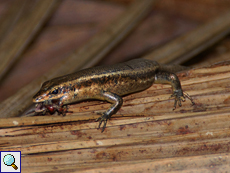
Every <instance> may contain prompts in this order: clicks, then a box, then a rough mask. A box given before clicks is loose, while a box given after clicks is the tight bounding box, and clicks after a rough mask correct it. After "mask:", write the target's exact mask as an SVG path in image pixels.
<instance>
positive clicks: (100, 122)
mask: <svg viewBox="0 0 230 173" xmlns="http://www.w3.org/2000/svg"><path fill="white" fill-rule="evenodd" d="M99 120H100V121H99ZM107 120H108V117H107V115H106V114H105V113H103V115H102V116H101V117H99V118H97V119H96V120H95V121H99V125H98V128H97V129H100V127H101V124H102V123H104V125H103V127H102V129H101V133H102V132H104V130H105V128H106V124H107Z"/></svg>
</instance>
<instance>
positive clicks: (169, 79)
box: [154, 71, 195, 110]
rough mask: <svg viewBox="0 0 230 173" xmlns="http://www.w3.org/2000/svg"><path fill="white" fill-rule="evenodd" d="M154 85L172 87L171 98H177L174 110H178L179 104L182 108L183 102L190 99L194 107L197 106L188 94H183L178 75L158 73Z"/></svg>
mask: <svg viewBox="0 0 230 173" xmlns="http://www.w3.org/2000/svg"><path fill="white" fill-rule="evenodd" d="M154 83H161V84H170V85H171V86H172V90H173V94H172V95H171V97H175V102H174V107H173V110H175V109H176V106H177V103H178V105H179V106H181V101H183V102H184V101H185V98H188V99H189V100H190V101H191V102H192V105H194V104H195V103H194V102H193V100H192V98H191V97H190V96H189V95H188V94H187V93H185V92H183V90H182V88H181V84H180V80H179V78H178V77H177V75H176V74H174V73H171V72H167V71H160V72H157V73H156V74H155V81H154ZM171 97H170V98H171Z"/></svg>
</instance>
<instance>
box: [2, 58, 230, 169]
mask: <svg viewBox="0 0 230 173" xmlns="http://www.w3.org/2000/svg"><path fill="white" fill-rule="evenodd" d="M229 67H230V61H229V62H224V63H219V64H215V65H212V66H210V67H205V68H198V69H192V70H189V71H184V72H181V73H179V74H178V76H179V78H180V79H181V81H182V87H183V89H184V91H186V92H187V93H189V94H190V95H191V97H192V98H193V99H194V102H195V103H196V105H195V106H191V103H190V102H189V101H188V100H186V102H183V105H182V107H178V108H177V109H176V110H175V111H172V107H173V102H174V100H173V99H169V96H170V95H171V88H170V87H169V86H167V85H160V84H157V85H153V86H152V87H151V88H149V89H148V90H145V91H143V92H140V93H136V94H132V95H129V96H126V97H125V98H124V105H123V107H122V108H121V110H120V111H119V112H118V113H117V114H116V115H114V116H112V118H111V119H110V120H109V122H108V125H107V128H106V129H105V131H104V133H101V132H100V130H97V126H98V122H94V119H95V118H96V117H98V116H99V115H97V114H96V112H98V111H104V110H105V109H106V108H107V107H108V106H109V105H108V104H107V103H101V102H98V101H91V102H82V103H79V104H76V105H71V106H70V110H72V111H73V112H74V113H73V114H68V115H67V116H66V117H61V116H55V115H53V116H48V115H47V116H43V117H21V118H19V117H15V118H3V119H1V122H0V128H1V129H0V136H1V137H0V139H1V140H0V141H1V142H0V146H1V147H0V149H1V150H8V151H11V150H20V151H22V154H23V157H22V168H23V171H25V172H34V171H36V172H46V171H49V172H52V171H61V172H62V171H65V172H66V171H67V172H75V171H78V172H81V171H82V172H85V171H89V172H90V171H95V172H110V171H115V172H136V171H137V170H139V171H141V170H143V171H145V170H155V171H156V172H157V171H158V172H160V171H169V170H171V171H176V170H177V169H181V170H184V171H191V170H193V171H194V170H196V171H208V170H210V169H218V170H222V169H223V170H227V169H228V168H229V167H228V165H229V159H228V157H229V156H228V155H229V147H230V146H229V144H230V130H229V121H230V119H229V110H230V107H229V102H230V101H229V98H230V94H229V77H230V70H229V69H230V68H229ZM28 154H29V155H28ZM204 155H205V156H204ZM215 159H216V160H215ZM201 160H202V162H201ZM214 160H215V161H216V162H215V163H217V162H218V164H213V161H214ZM137 165H138V166H137ZM156 165H157V166H158V168H159V169H156ZM194 165H195V166H194ZM124 167H125V168H124ZM135 167H138V168H137V170H135ZM40 168H41V169H40Z"/></svg>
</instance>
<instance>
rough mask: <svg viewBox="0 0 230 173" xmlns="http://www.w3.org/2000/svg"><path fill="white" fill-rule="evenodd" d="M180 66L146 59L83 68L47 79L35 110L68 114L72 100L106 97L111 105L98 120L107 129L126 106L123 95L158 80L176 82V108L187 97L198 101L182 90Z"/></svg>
mask: <svg viewBox="0 0 230 173" xmlns="http://www.w3.org/2000/svg"><path fill="white" fill-rule="evenodd" d="M180 70H181V66H179V67H178V66H165V65H160V64H158V63H157V62H155V61H151V60H146V59H134V60H131V61H127V62H124V63H119V64H115V65H110V66H98V67H93V68H88V69H84V70H80V71H78V72H76V73H72V74H69V75H65V76H61V77H57V78H54V79H52V80H48V81H46V82H44V83H43V85H42V87H41V89H40V90H39V91H38V93H37V94H36V95H35V96H34V97H33V102H34V103H37V104H36V106H35V107H36V108H35V112H42V113H43V114H45V113H46V112H47V111H48V112H50V113H51V114H52V113H54V112H56V111H57V112H58V113H59V114H62V115H65V114H66V112H68V109H67V105H68V104H71V103H74V102H78V101H83V100H88V99H97V100H105V101H107V102H110V103H111V106H110V108H109V109H108V110H106V111H105V112H104V113H103V114H102V116H101V117H99V118H98V119H97V120H96V121H99V126H98V128H100V126H101V124H102V123H104V125H103V127H102V132H103V131H104V130H105V127H106V123H107V121H108V119H110V117H111V116H112V115H113V114H115V113H116V112H117V111H118V110H119V109H120V107H121V106H122V103H123V100H122V97H121V96H123V95H127V94H130V93H134V92H139V91H142V90H145V89H147V88H149V87H150V86H151V85H152V84H154V83H162V84H170V85H171V86H172V91H173V94H172V97H175V102H174V109H175V108H176V105H177V103H178V105H179V106H181V101H184V100H185V97H187V98H188V99H190V100H191V102H192V104H194V102H193V101H192V99H191V98H190V96H189V95H188V94H186V93H184V92H183V91H182V88H181V84H180V81H179V79H178V77H177V75H176V74H174V72H177V71H180Z"/></svg>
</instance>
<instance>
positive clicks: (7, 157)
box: [3, 154, 18, 170]
mask: <svg viewBox="0 0 230 173" xmlns="http://www.w3.org/2000/svg"><path fill="white" fill-rule="evenodd" d="M3 162H4V164H5V165H7V166H12V167H13V168H14V169H15V170H17V169H18V167H17V166H16V165H15V164H14V163H15V158H14V156H13V155H12V154H7V155H5V156H4V158H3Z"/></svg>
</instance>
